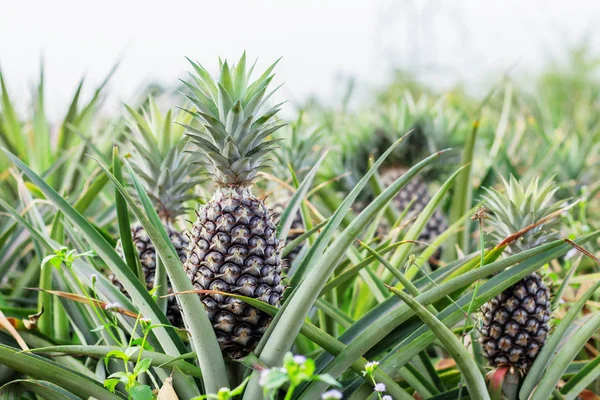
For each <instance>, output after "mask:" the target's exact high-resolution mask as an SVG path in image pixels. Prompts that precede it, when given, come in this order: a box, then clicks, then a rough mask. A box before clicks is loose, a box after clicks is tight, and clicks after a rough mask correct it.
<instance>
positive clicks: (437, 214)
mask: <svg viewBox="0 0 600 400" xmlns="http://www.w3.org/2000/svg"><path fill="white" fill-rule="evenodd" d="M404 172H406V170H405V169H402V168H386V169H384V170H383V171H382V172H381V174H380V176H381V181H382V183H383V185H384V186H389V185H391V184H392V183H393V182H394V181H395V180H396V179H398V178H399V177H400V176H402V174H404ZM413 199H414V201H413ZM430 200H431V196H430V195H429V191H428V188H427V184H426V183H425V181H424V180H423V179H421V178H420V177H419V176H415V177H414V178H412V179H411V180H410V181H409V182H408V183H407V184H406V185H405V186H404V187H403V188H402V189H401V190H400V192H398V194H397V195H396V197H394V198H393V199H392V204H393V205H394V207H395V208H396V209H397V210H398V211H400V212H403V211H404V210H405V209H406V208H407V207H408V206H409V205H410V209H409V211H408V214H409V215H414V216H418V215H419V214H420V213H421V211H423V209H424V208H425V207H426V206H427V203H429V201H430ZM411 202H412V204H411ZM387 229H388V227H387V226H382V227H380V234H382V235H384V234H385V233H387V232H386V231H387ZM446 229H448V221H447V220H446V217H445V216H444V214H443V213H442V211H441V210H440V209H439V208H436V210H435V211H434V213H433V215H432V216H431V218H430V219H429V220H428V221H427V225H425V227H424V228H423V230H422V231H421V234H420V235H419V240H420V241H422V242H426V243H430V242H431V241H432V240H434V239H435V238H436V237H438V236H439V235H440V234H442V233H443V232H444V231H445V230H446ZM440 253H441V251H437V252H436V253H435V254H434V256H432V261H434V262H437V261H439V257H440Z"/></svg>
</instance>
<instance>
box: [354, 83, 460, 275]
mask: <svg viewBox="0 0 600 400" xmlns="http://www.w3.org/2000/svg"><path fill="white" fill-rule="evenodd" d="M452 111H453V110H449V109H447V108H446V107H444V104H443V102H442V101H439V102H436V103H434V104H430V102H429V101H428V100H427V98H426V97H425V96H422V97H421V99H420V100H419V101H418V102H416V103H415V101H414V99H413V98H412V96H411V95H410V93H407V95H406V96H405V98H403V99H401V100H400V101H399V102H398V103H396V104H391V105H388V106H386V107H384V108H383V110H382V111H381V112H377V113H367V114H363V115H362V116H361V117H360V118H359V120H358V121H349V123H350V124H352V125H351V126H348V127H347V129H348V130H350V131H354V132H355V133H356V137H355V138H352V139H351V140H348V141H347V143H346V144H344V145H345V147H346V149H345V150H344V151H345V152H346V153H347V155H346V157H347V160H346V162H345V168H346V169H347V170H351V171H356V173H355V176H354V177H353V178H354V179H357V178H358V177H361V176H363V175H364V174H365V173H366V171H367V170H368V160H369V158H370V157H372V156H374V157H375V158H377V157H378V156H379V155H381V154H382V153H383V152H384V151H385V150H387V149H388V148H389V147H390V145H391V144H392V143H394V142H395V141H396V140H397V139H398V138H399V137H400V136H401V135H403V134H405V133H406V132H408V131H410V130H413V132H412V133H411V134H410V135H409V136H408V137H407V138H406V139H405V140H404V141H403V142H402V143H401V144H400V145H399V146H398V147H397V148H396V150H395V151H394V152H393V153H392V154H391V155H390V156H389V157H388V159H387V160H386V162H385V163H384V165H383V166H382V168H381V169H380V171H379V176H380V179H381V183H382V185H383V186H388V185H389V184H391V183H392V182H394V181H395V180H396V179H398V178H399V177H400V176H401V175H402V174H404V173H405V172H406V171H407V170H408V169H409V168H410V167H412V166H413V165H414V164H415V163H417V162H418V161H420V160H421V159H422V158H423V157H425V156H427V155H429V154H430V153H432V152H434V151H438V150H441V149H443V148H446V147H450V145H451V144H452V143H451V141H453V140H457V138H456V135H455V133H457V132H458V131H459V130H458V129H457V127H458V126H459V125H458V124H459V122H460V115H459V114H453V113H452ZM373 126H375V127H376V129H375V130H373ZM428 172H429V173H428V174H426V175H425V176H424V177H421V176H417V177H415V178H413V179H412V180H411V182H409V183H408V184H407V185H406V186H405V187H404V188H402V190H401V191H400V192H399V193H398V195H397V196H396V197H395V198H394V199H393V200H392V204H394V206H395V208H396V209H397V210H398V211H399V212H403V211H404V210H406V209H407V208H408V207H409V205H410V209H409V210H408V211H409V212H408V215H409V216H411V217H413V216H416V215H418V214H419V213H420V212H421V211H422V210H423V209H424V208H425V206H426V205H427V203H428V202H429V201H430V199H431V196H430V193H429V184H430V183H431V182H432V181H433V180H434V178H435V176H433V175H432V174H431V172H433V171H431V170H430V171H428ZM435 172H439V171H435ZM353 184H354V182H351V183H350V185H351V186H352V185H353ZM368 201H370V199H368V198H367V199H362V201H361V203H363V204H366V203H367V202H368ZM411 202H412V205H411ZM447 227H448V223H447V220H446V217H445V216H444V214H443V213H442V211H441V210H440V209H437V210H436V211H435V213H434V215H433V216H432V218H431V219H430V220H429V221H428V222H427V225H426V226H425V228H424V229H423V231H422V232H421V235H420V237H419V240H421V241H423V242H428V243H429V242H431V241H432V240H433V239H435V238H436V237H437V236H438V235H439V234H441V233H442V232H444V231H445V230H446V229H447ZM388 230H389V226H388V225H387V221H383V223H382V225H381V226H380V227H379V233H380V235H385V234H386V232H387V231H388ZM439 256H440V251H438V252H437V253H436V254H435V255H434V256H433V257H432V259H431V260H430V261H431V262H432V263H433V264H437V263H438V261H439Z"/></svg>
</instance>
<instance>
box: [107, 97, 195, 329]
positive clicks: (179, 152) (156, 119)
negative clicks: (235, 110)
mask: <svg viewBox="0 0 600 400" xmlns="http://www.w3.org/2000/svg"><path fill="white" fill-rule="evenodd" d="M127 111H128V113H129V117H130V118H129V119H130V121H129V129H130V132H131V137H130V140H131V142H132V143H135V144H136V146H135V147H133V149H132V152H131V159H130V162H131V165H132V168H133V169H134V170H135V172H136V173H137V175H138V176H139V178H140V180H141V182H142V184H143V186H144V189H145V190H146V192H147V193H148V196H149V197H150V199H151V200H152V201H153V204H154V207H155V209H156V211H157V213H158V215H159V217H160V219H161V221H162V223H163V226H164V228H165V230H166V231H167V233H168V235H169V238H170V239H171V242H172V243H173V246H174V247H175V250H176V251H177V255H178V256H179V259H180V260H181V262H182V263H184V262H185V260H186V255H187V253H186V248H187V246H188V243H189V240H188V238H187V236H186V235H185V234H184V232H182V231H181V230H179V229H178V228H177V226H176V220H177V218H178V217H179V216H181V215H183V214H184V213H185V212H186V211H187V209H186V207H185V203H186V202H187V201H188V200H191V199H194V198H196V196H195V195H194V194H193V192H192V190H193V188H194V187H195V186H196V185H197V184H198V183H199V182H200V181H199V179H198V178H197V175H198V170H199V167H198V166H197V165H195V164H193V163H190V162H189V160H188V158H189V155H188V154H186V153H185V152H184V146H185V140H184V135H183V131H184V129H183V127H182V126H178V125H174V124H173V117H172V112H171V111H168V112H167V113H166V114H165V115H162V114H161V112H160V110H159V109H158V107H157V105H156V103H155V101H154V100H153V98H152V97H149V98H148V106H147V109H146V110H142V112H141V113H140V112H138V111H136V110H134V109H132V108H130V107H127ZM179 117H182V118H183V117H187V113H184V112H182V113H181V115H179V116H178V118H177V119H178V120H182V121H183V119H180V118H179ZM131 235H132V239H133V245H134V246H135V248H136V251H137V255H138V258H139V261H140V265H141V267H142V271H143V274H144V278H145V283H146V287H147V288H148V290H151V289H152V288H153V287H154V278H155V273H156V261H157V260H156V250H155V248H154V245H153V244H152V242H151V241H150V238H149V237H148V235H147V234H146V231H145V230H144V228H142V226H141V225H140V224H139V223H138V222H136V223H135V224H133V226H132V227H131ZM116 249H117V252H118V253H119V254H120V255H121V256H122V257H123V248H122V245H121V241H120V240H119V241H118V242H117V246H116ZM110 279H111V281H112V282H113V284H114V285H116V286H118V287H119V288H120V289H121V291H123V292H124V288H123V286H122V285H121V284H120V283H119V282H118V280H117V279H116V277H115V276H114V274H111V275H110ZM169 290H170V288H169ZM167 317H168V318H169V321H170V322H171V323H172V324H173V325H174V326H179V327H181V326H183V323H182V320H181V313H180V310H179V307H178V305H177V300H176V299H175V297H169V301H168V308H167Z"/></svg>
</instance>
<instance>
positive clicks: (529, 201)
mask: <svg viewBox="0 0 600 400" xmlns="http://www.w3.org/2000/svg"><path fill="white" fill-rule="evenodd" d="M504 185H505V187H506V193H500V192H498V191H496V190H494V189H486V194H485V195H484V197H483V203H484V206H485V207H486V208H487V209H488V211H489V212H490V225H491V226H492V231H491V233H490V236H491V238H492V239H493V240H494V241H495V242H496V243H498V242H500V241H502V240H503V239H505V238H506V237H507V236H510V235H511V234H513V233H515V232H517V231H519V230H521V229H524V228H525V227H527V226H529V225H531V224H534V223H535V222H537V221H539V220H541V219H542V218H544V217H546V216H548V215H550V214H552V213H553V212H555V211H557V210H558V209H560V207H561V202H556V203H553V200H552V199H553V195H554V193H555V192H556V190H557V189H558V188H557V187H556V186H555V185H554V183H553V182H552V180H548V181H547V182H546V183H545V184H543V185H542V186H541V187H539V186H538V179H533V180H531V182H530V183H529V185H528V186H527V187H526V188H525V187H524V186H523V185H522V184H521V183H520V182H518V181H517V180H516V179H515V178H514V177H511V179H510V183H507V182H506V181H504ZM558 225H559V221H558V220H556V219H552V220H550V221H548V222H546V223H544V224H542V225H540V226H537V227H536V228H534V229H532V230H530V231H528V232H527V233H525V234H524V235H523V236H521V237H520V238H519V239H517V240H516V241H515V242H513V243H511V244H510V245H508V247H507V249H506V250H505V251H507V252H508V253H509V254H515V253H519V252H522V251H524V250H527V249H530V248H533V247H536V246H538V245H541V244H543V243H545V242H548V241H551V240H554V239H556V238H557V237H558V235H559V229H558V228H559V226H558ZM550 304H551V302H550V290H549V289H548V287H547V286H546V284H545V283H544V281H543V279H542V278H541V277H540V275H538V274H537V273H532V274H531V275H529V276H526V277H525V278H523V279H522V280H521V281H519V282H517V283H516V284H515V285H513V286H512V287H509V288H508V289H506V290H504V291H503V292H502V293H500V294H499V295H498V296H496V297H494V298H493V299H491V300H490V301H489V302H487V303H486V304H484V305H483V307H482V308H481V313H482V316H483V318H482V326H481V328H480V333H481V338H480V341H481V343H482V346H483V351H484V353H485V355H486V357H487V358H488V360H489V363H490V365H491V366H493V367H512V368H513V369H516V370H518V371H522V372H527V370H529V368H530V367H531V365H532V364H533V361H534V360H535V358H536V356H537V355H538V354H539V352H540V349H541V348H542V346H544V343H545V342H546V336H547V334H548V332H549V330H550V325H549V321H550V315H551V309H550Z"/></svg>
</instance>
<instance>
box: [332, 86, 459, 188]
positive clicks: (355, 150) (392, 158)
mask: <svg viewBox="0 0 600 400" xmlns="http://www.w3.org/2000/svg"><path fill="white" fill-rule="evenodd" d="M461 116H462V113H461V112H460V111H458V110H456V109H454V108H452V107H448V106H447V104H446V99H445V98H440V99H438V100H436V101H435V102H432V101H431V100H430V99H429V98H428V97H427V96H425V95H423V96H421V97H420V98H419V100H418V101H415V100H414V98H413V96H412V95H411V94H410V92H408V91H407V92H406V93H405V95H404V96H403V97H402V98H400V99H398V100H397V101H396V102H394V103H391V104H388V105H384V106H382V108H381V109H380V110H377V111H367V112H363V113H362V114H360V115H359V116H358V117H357V118H353V119H350V120H348V121H345V122H346V124H347V126H345V127H344V128H343V129H347V130H348V132H349V133H350V134H351V137H352V139H351V140H348V141H346V142H345V143H343V144H342V145H343V147H344V149H343V151H342V157H345V160H344V161H343V164H344V166H345V169H346V170H350V171H354V174H355V175H356V176H358V177H360V176H362V175H364V173H366V171H367V170H368V167H369V164H368V160H369V158H370V157H371V156H373V157H375V158H377V157H378V156H380V155H381V154H383V153H384V152H385V151H386V150H387V149H388V148H389V147H390V146H391V145H392V144H393V143H394V142H395V141H396V140H398V139H399V138H400V137H401V136H402V135H404V134H406V133H407V132H409V131H411V130H412V132H411V134H410V135H408V136H407V137H406V138H405V139H404V140H403V141H402V143H400V144H399V145H398V146H397V147H396V149H395V150H394V151H393V152H392V154H390V155H389V157H388V158H387V159H386V161H385V163H384V165H383V166H384V168H386V167H400V168H410V167H411V166H413V165H414V164H415V163H416V162H418V161H419V160H421V159H422V158H424V157H426V156H427V155H429V154H431V153H433V152H435V151H439V150H442V149H444V148H448V147H452V146H453V145H454V144H455V142H456V141H459V140H460V137H459V136H460V135H458V133H459V131H462V129H459V128H461V126H460V123H461V121H462V118H461ZM454 161H456V162H454ZM456 163H458V160H449V162H447V163H445V165H448V167H451V165H453V164H456ZM439 172H440V171H439V169H436V170H428V173H429V174H431V175H433V174H435V173H439ZM431 178H434V176H431ZM354 179H356V178H354Z"/></svg>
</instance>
